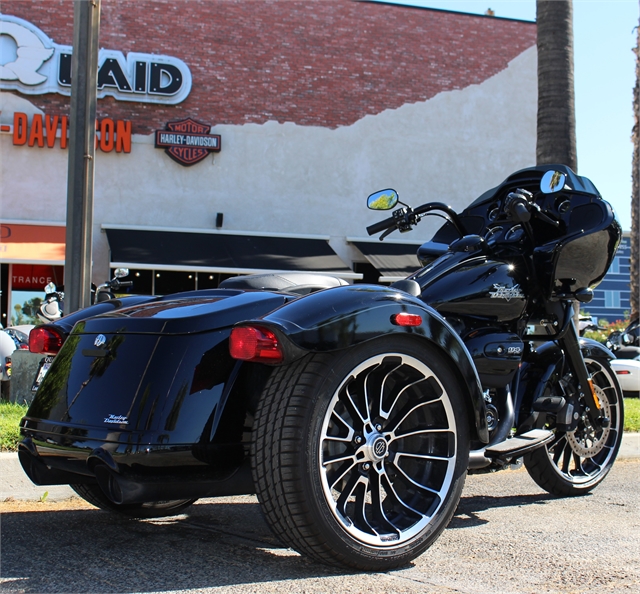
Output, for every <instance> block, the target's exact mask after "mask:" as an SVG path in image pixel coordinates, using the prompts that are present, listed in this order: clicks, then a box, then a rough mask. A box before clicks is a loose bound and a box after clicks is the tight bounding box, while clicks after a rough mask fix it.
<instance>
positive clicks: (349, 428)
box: [327, 409, 355, 442]
mask: <svg viewBox="0 0 640 594" xmlns="http://www.w3.org/2000/svg"><path fill="white" fill-rule="evenodd" d="M331 416H332V417H335V418H336V419H338V421H339V422H340V423H342V425H343V426H344V427H345V428H346V429H347V435H346V436H345V437H338V436H335V435H327V439H331V440H334V441H349V442H350V441H351V440H352V439H353V435H354V433H355V431H354V429H353V427H352V426H351V425H350V424H349V423H348V422H347V421H345V420H344V419H343V418H342V417H341V416H340V415H339V414H338V413H337V411H336V410H335V409H334V410H333V411H332V413H331Z"/></svg>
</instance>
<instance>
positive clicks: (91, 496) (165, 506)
mask: <svg viewBox="0 0 640 594" xmlns="http://www.w3.org/2000/svg"><path fill="white" fill-rule="evenodd" d="M69 486H70V487H71V488H72V489H73V490H74V491H75V492H76V493H77V494H78V495H79V496H80V497H82V499H84V500H85V501H86V502H88V503H90V504H91V505H95V506H96V507H99V508H100V509H102V510H104V511H108V512H113V513H116V514H119V515H121V516H126V517H128V518H164V517H166V516H176V515H178V514H180V513H182V511H183V510H185V509H186V508H188V507H189V506H190V505H193V504H194V503H195V502H196V501H197V499H173V500H169V501H155V502H149V503H123V504H118V503H114V502H113V501H111V500H110V499H109V498H108V497H107V496H106V495H105V494H104V492H103V491H102V489H101V488H100V487H99V486H98V485H94V484H91V483H86V484H85V483H82V484H77V485H69Z"/></svg>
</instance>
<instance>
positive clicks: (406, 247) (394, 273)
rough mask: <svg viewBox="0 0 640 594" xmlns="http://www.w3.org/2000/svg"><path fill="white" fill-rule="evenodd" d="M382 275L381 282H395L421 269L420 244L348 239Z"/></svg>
mask: <svg viewBox="0 0 640 594" xmlns="http://www.w3.org/2000/svg"><path fill="white" fill-rule="evenodd" d="M347 241H348V242H349V243H352V244H353V245H355V246H356V247H357V248H358V249H359V250H360V251H361V252H362V255H363V256H364V257H365V258H366V259H367V260H369V262H371V264H372V265H373V266H374V267H375V268H376V270H377V271H378V272H379V273H380V282H394V281H397V280H401V279H403V278H406V277H407V276H409V275H410V274H412V273H413V272H415V271H416V270H418V269H419V268H420V262H419V260H418V257H417V256H416V253H417V251H418V248H419V247H420V245H421V244H420V243H392V242H388V241H380V240H373V241H367V240H365V239H356V238H351V237H347Z"/></svg>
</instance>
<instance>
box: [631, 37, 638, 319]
mask: <svg viewBox="0 0 640 594" xmlns="http://www.w3.org/2000/svg"><path fill="white" fill-rule="evenodd" d="M636 33H637V36H638V38H637V42H636V48H635V54H636V86H635V88H634V89H633V115H634V120H635V121H634V126H633V132H632V135H631V136H632V139H633V159H632V166H631V167H632V170H631V180H632V187H631V318H632V319H633V318H634V317H635V316H637V315H638V313H639V312H640V306H639V304H638V300H639V296H638V291H639V288H638V285H639V284H640V274H639V273H638V267H639V266H638V248H639V246H638V243H639V242H640V230H639V229H638V224H639V222H640V221H639V216H640V215H639V214H638V207H639V206H640V26H638V28H637V29H636Z"/></svg>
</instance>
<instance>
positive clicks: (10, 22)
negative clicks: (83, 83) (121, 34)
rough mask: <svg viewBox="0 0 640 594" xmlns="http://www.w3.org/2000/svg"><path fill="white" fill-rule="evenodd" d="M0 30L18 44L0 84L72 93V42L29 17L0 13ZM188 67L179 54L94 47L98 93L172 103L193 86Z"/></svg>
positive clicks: (1, 71) (27, 91)
mask: <svg viewBox="0 0 640 594" xmlns="http://www.w3.org/2000/svg"><path fill="white" fill-rule="evenodd" d="M0 35H6V36H8V37H11V38H12V39H13V40H14V41H15V44H16V52H15V59H13V56H9V59H8V62H7V63H5V64H3V65H0V89H9V90H16V91H20V92H21V93H25V94H27V95H43V94H45V93H59V94H60V95H66V96H70V95H71V74H72V73H71V56H72V55H73V48H72V47H70V46H68V45H58V44H56V43H54V42H53V40H51V39H50V38H49V37H48V36H47V35H46V34H45V33H44V32H43V31H41V30H40V29H38V27H36V26H35V25H33V24H32V23H30V22H28V21H25V20H23V19H20V18H18V17H13V16H9V15H4V14H0ZM191 82H192V81H191V71H190V70H189V67H188V66H187V65H186V64H185V63H184V62H183V61H182V60H180V59H178V58H174V57H172V56H162V55H158V54H143V53H138V52H130V53H129V54H127V55H126V56H125V55H124V54H123V53H122V52H120V51H116V50H108V49H101V50H100V51H99V53H98V85H97V86H98V97H106V96H107V95H110V96H112V97H115V98H116V99H117V100H119V101H139V102H143V103H162V104H168V105H176V104H178V103H180V102H182V101H184V100H185V99H186V98H187V96H188V95H189V93H190V92H191Z"/></svg>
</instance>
